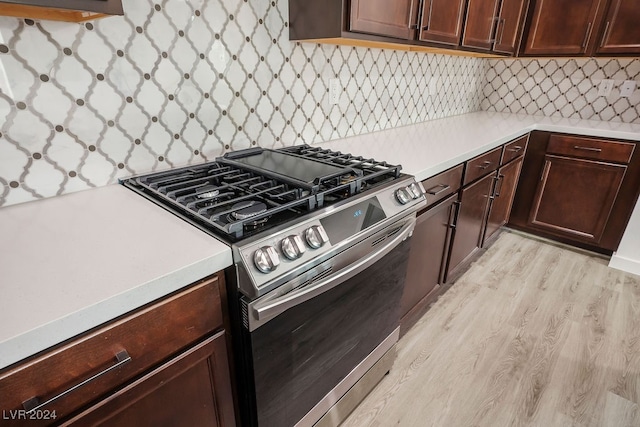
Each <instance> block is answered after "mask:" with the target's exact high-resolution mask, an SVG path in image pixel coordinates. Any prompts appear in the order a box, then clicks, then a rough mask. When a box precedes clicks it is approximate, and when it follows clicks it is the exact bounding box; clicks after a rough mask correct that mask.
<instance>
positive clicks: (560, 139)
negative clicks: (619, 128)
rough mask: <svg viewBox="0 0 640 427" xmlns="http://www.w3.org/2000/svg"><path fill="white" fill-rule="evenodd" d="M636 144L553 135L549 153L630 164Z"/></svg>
mask: <svg viewBox="0 0 640 427" xmlns="http://www.w3.org/2000/svg"><path fill="white" fill-rule="evenodd" d="M634 148H635V144H630V143H627V142H616V141H606V140H603V139H594V138H583V137H578V136H568V135H551V137H550V138H549V145H548V146H547V153H550V154H561V155H564V156H570V157H581V158H584V159H591V160H603V161H607V162H615V163H625V164H626V163H629V161H630V160H631V155H632V154H633V150H634Z"/></svg>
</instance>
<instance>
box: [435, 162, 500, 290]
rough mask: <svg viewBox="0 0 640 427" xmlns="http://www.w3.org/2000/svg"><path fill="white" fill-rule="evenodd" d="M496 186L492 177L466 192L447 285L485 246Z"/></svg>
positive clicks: (488, 176) (470, 186) (461, 204)
mask: <svg viewBox="0 0 640 427" xmlns="http://www.w3.org/2000/svg"><path fill="white" fill-rule="evenodd" d="M493 183H494V175H493V174H491V175H487V176H485V177H484V178H482V179H481V180H479V181H477V182H475V183H474V184H471V185H469V186H467V187H465V188H463V189H462V192H461V194H460V206H459V207H458V216H457V219H456V224H455V226H456V229H455V235H454V239H453V244H452V246H451V255H450V256H449V266H448V268H447V274H446V276H445V280H446V281H450V280H452V279H453V278H455V277H457V276H459V275H460V273H461V271H462V270H464V269H465V268H466V266H467V264H468V262H466V261H468V260H469V259H471V258H472V257H473V254H474V253H475V252H476V251H477V250H478V249H479V248H480V246H481V244H482V236H483V234H484V233H483V231H484V225H485V218H486V215H487V210H488V209H489V197H490V196H491V194H492V192H493Z"/></svg>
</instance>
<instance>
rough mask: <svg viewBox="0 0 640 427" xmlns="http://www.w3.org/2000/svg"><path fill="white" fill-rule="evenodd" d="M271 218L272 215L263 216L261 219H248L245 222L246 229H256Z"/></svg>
mask: <svg viewBox="0 0 640 427" xmlns="http://www.w3.org/2000/svg"><path fill="white" fill-rule="evenodd" d="M269 218H271V217H270V216H268V217H266V218H261V219H256V220H255V221H247V222H245V223H244V229H245V230H255V229H257V228H260V227H262V226H263V225H265V224H266V223H267V222H268V221H269Z"/></svg>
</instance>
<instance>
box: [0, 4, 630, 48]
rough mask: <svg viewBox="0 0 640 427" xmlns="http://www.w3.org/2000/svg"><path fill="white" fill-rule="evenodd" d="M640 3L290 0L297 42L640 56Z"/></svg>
mask: <svg viewBox="0 0 640 427" xmlns="http://www.w3.org/2000/svg"><path fill="white" fill-rule="evenodd" d="M0 1H1V0H0ZM84 1H100V0H84ZM637 3H638V0H350V1H349V0H322V1H320V0H289V21H290V27H289V28H290V33H289V34H290V39H291V40H308V41H313V42H320V43H322V42H324V43H331V44H346V45H354V46H369V47H382V48H384V47H391V48H394V49H402V50H410V51H426V52H445V53H446V52H451V53H455V54H464V55H472V56H485V57H486V56H494V57H495V56H516V55H520V56H592V55H602V56H604V55H638V54H640V30H638V26H637V23H638V22H640V7H638V4H637ZM525 23H526V24H525ZM445 49H446V50H445ZM454 51H455V52H454ZM463 51H464V52H463Z"/></svg>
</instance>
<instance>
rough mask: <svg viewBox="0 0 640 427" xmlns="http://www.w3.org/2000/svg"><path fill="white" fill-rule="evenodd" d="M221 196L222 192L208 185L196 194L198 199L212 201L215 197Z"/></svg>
mask: <svg viewBox="0 0 640 427" xmlns="http://www.w3.org/2000/svg"><path fill="white" fill-rule="evenodd" d="M219 195H220V190H218V189H216V187H214V186H213V185H207V186H204V187H202V188H200V189H199V190H198V192H197V194H196V198H198V199H211V198H214V197H218V196H219Z"/></svg>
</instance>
